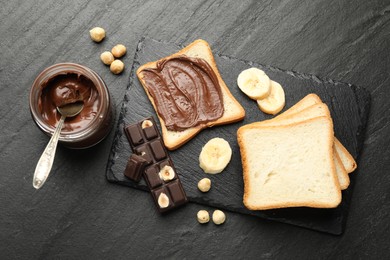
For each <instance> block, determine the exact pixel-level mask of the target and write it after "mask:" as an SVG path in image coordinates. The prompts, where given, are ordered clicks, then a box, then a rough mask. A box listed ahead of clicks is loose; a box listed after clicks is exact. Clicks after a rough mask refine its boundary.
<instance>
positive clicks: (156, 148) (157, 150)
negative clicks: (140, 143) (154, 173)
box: [150, 139, 167, 161]
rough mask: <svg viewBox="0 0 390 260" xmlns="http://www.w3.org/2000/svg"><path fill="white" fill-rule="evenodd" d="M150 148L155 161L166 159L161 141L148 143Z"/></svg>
mask: <svg viewBox="0 0 390 260" xmlns="http://www.w3.org/2000/svg"><path fill="white" fill-rule="evenodd" d="M150 148H152V152H153V155H154V158H156V161H161V160H162V159H165V158H166V157H167V153H166V152H165V150H164V146H163V144H162V143H161V140H158V139H157V140H155V141H152V142H150Z"/></svg>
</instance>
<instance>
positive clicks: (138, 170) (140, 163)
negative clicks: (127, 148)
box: [124, 154, 147, 182]
mask: <svg viewBox="0 0 390 260" xmlns="http://www.w3.org/2000/svg"><path fill="white" fill-rule="evenodd" d="M146 165H147V161H146V160H145V159H144V158H143V157H142V156H139V155H136V154H132V155H131V156H130V158H129V160H128V161H127V165H126V169H125V172H124V175H125V176H126V177H127V178H129V179H130V180H132V181H135V182H139V181H140V180H141V177H142V173H143V172H144V169H145V166H146Z"/></svg>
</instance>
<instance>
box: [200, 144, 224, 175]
mask: <svg viewBox="0 0 390 260" xmlns="http://www.w3.org/2000/svg"><path fill="white" fill-rule="evenodd" d="M231 158H232V149H231V148H230V145H229V143H228V142H227V141H226V140H225V139H223V138H219V137H216V138H213V139H211V140H210V141H208V142H207V143H206V145H205V146H203V148H202V151H201V152H200V155H199V166H200V168H202V169H203V171H204V172H205V173H211V174H216V173H220V172H222V171H223V169H225V167H226V166H227V165H228V163H229V162H230V159H231Z"/></svg>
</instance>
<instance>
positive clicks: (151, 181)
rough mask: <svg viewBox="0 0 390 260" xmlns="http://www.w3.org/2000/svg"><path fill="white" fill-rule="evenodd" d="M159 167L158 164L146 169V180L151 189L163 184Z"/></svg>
mask: <svg viewBox="0 0 390 260" xmlns="http://www.w3.org/2000/svg"><path fill="white" fill-rule="evenodd" d="M158 173H159V169H157V167H156V166H152V167H148V168H147V169H146V170H145V173H144V174H145V180H146V183H147V184H148V186H149V187H150V188H151V189H154V188H156V187H158V186H160V185H162V184H163V181H162V180H161V178H160V176H159V175H158Z"/></svg>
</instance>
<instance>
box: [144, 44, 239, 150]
mask: <svg viewBox="0 0 390 260" xmlns="http://www.w3.org/2000/svg"><path fill="white" fill-rule="evenodd" d="M168 62H170V65H169V66H171V67H170V68H169V69H167V70H164V73H163V69H164V66H166V67H167V66H168V65H167V64H168ZM181 62H185V65H186V66H181ZM137 76H138V79H139V81H140V82H141V84H142V86H143V88H144V90H145V92H146V94H147V95H148V98H149V100H150V102H151V103H152V105H153V107H154V109H155V111H156V113H157V116H158V118H159V120H160V124H161V128H162V136H163V139H164V144H165V146H166V147H167V148H168V149H169V150H175V149H177V148H179V147H180V146H182V145H183V144H185V143H186V142H188V141H189V140H191V139H192V138H193V137H194V136H195V135H196V134H197V133H199V132H200V131H201V130H202V129H204V128H207V127H212V126H216V125H223V124H229V123H233V122H237V121H240V120H242V119H243V118H244V117H245V110H244V108H243V107H242V106H241V105H240V103H239V102H238V101H237V100H236V99H235V98H234V96H233V95H232V94H231V92H230V90H229V88H228V87H227V86H226V84H225V82H224V81H223V79H222V77H221V75H220V73H219V71H218V68H217V64H216V62H215V60H214V56H213V53H212V51H211V48H210V46H209V44H208V43H207V42H206V41H204V40H196V41H194V42H192V43H191V44H190V45H188V46H187V47H185V48H184V49H182V50H180V51H179V52H177V53H175V54H172V55H170V56H168V57H165V58H163V59H160V60H158V61H154V62H149V63H147V64H144V65H142V66H140V67H139V68H138V70H137ZM190 81H191V82H193V84H192V83H189V84H187V86H186V87H184V85H185V84H184V83H188V82H190ZM183 82H184V83H183ZM191 84H192V85H191ZM188 86H191V88H188ZM205 86H207V88H205ZM194 88H195V89H194ZM208 118H211V120H208ZM188 121H189V122H188Z"/></svg>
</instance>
